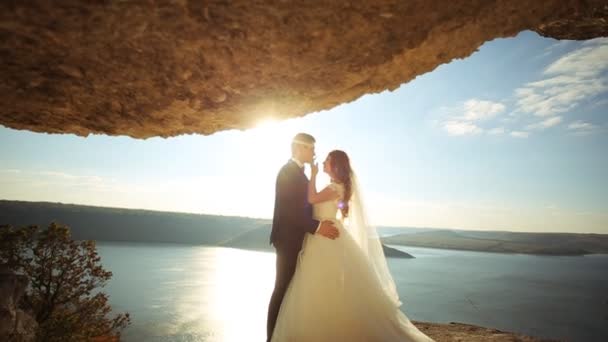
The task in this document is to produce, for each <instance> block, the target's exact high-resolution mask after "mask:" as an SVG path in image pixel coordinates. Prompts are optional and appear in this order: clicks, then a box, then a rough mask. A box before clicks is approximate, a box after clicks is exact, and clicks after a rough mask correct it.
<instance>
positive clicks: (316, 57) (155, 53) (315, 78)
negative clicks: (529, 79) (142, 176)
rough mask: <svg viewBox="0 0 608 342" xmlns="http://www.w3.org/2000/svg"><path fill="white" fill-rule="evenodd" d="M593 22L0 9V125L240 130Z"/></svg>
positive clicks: (530, 12) (381, 10) (439, 8)
mask: <svg viewBox="0 0 608 342" xmlns="http://www.w3.org/2000/svg"><path fill="white" fill-rule="evenodd" d="M607 13H608V0H543V1H529V0H449V1H447V0H446V1H428V0H409V1H403V0H378V1H368V0H353V1H325V0H299V1H287V0H284V1H278V0H275V1H256V0H234V1H211V0H209V1H203V0H175V1H161V0H156V1H154V0H148V1H144V0H140V1H119V0H113V1H111V0H106V1H102V0H97V1H76V0H61V1H50V0H28V1H22V0H12V1H11V0H4V1H1V2H0V62H1V64H0V65H1V66H0V68H1V69H0V75H1V76H0V99H1V102H0V103H1V106H0V124H2V125H4V126H7V127H11V128H15V129H28V130H32V131H37V132H51V133H61V132H66V133H75V134H78V135H88V134H90V133H103V134H108V135H129V136H132V137H136V138H146V137H152V136H163V137H167V136H174V135H179V134H184V133H202V134H210V133H213V132H216V131H219V130H225V129H233V128H239V129H242V128H247V127H251V126H252V125H254V124H255V123H256V122H257V121H259V120H260V119H264V118H269V117H274V118H278V119H282V118H289V117H296V116H301V115H304V114H306V113H310V112H314V111H318V110H322V109H329V108H332V107H334V106H336V105H338V104H340V103H344V102H348V101H352V100H354V99H356V98H358V97H360V96H362V95H364V94H366V93H376V92H381V91H383V90H386V89H389V90H392V89H395V88H397V87H398V86H399V85H400V84H402V83H405V82H408V81H410V80H411V79H413V78H414V77H416V76H417V75H420V74H423V73H426V72H429V71H431V70H433V69H434V68H436V67H437V66H438V65H440V64H443V63H447V62H450V61H451V60H453V59H455V58H464V57H466V56H469V55H470V54H471V53H473V52H474V51H475V50H476V49H477V48H478V47H479V46H480V45H481V44H483V43H484V42H486V41H489V40H492V39H494V38H499V37H509V36H514V35H516V34H517V33H518V32H520V31H522V30H535V31H537V32H539V33H540V34H542V35H545V36H548V37H556V38H560V39H589V38H592V37H598V36H606V35H607V34H608V21H607V17H608V16H607ZM372 115H373V113H370V116H372Z"/></svg>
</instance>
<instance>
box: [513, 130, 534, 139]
mask: <svg viewBox="0 0 608 342" xmlns="http://www.w3.org/2000/svg"><path fill="white" fill-rule="evenodd" d="M511 136H512V137H515V138H527V137H528V136H530V132H522V131H513V132H511Z"/></svg>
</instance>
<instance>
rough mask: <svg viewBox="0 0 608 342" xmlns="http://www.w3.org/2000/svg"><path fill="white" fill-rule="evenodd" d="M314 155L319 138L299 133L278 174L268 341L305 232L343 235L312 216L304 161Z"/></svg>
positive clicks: (272, 241)
mask: <svg viewBox="0 0 608 342" xmlns="http://www.w3.org/2000/svg"><path fill="white" fill-rule="evenodd" d="M314 156H315V138H313V137H312V135H310V134H306V133H298V134H296V136H295V137H294V138H293V140H292V142H291V159H290V160H289V161H288V162H287V164H285V165H284V166H283V167H282V168H281V170H280V171H279V174H278V175H277V182H276V194H275V202H274V217H273V219H272V233H271V234H270V243H271V244H273V245H274V247H275V249H276V251H277V264H276V267H277V270H276V278H275V283H274V291H273V292H272V297H271V298H270V304H269V305H268V321H267V334H268V335H267V336H268V337H267V341H270V339H271V337H272V332H273V330H274V326H275V324H276V321H277V316H278V315H279V308H280V307H281V302H282V301H283V296H284V295H285V291H287V287H288V286H289V282H290V281H291V278H292V277H293V274H294V272H295V270H296V263H297V260H298V254H299V252H300V249H301V248H302V243H303V241H304V236H305V234H306V233H310V234H320V235H323V236H325V237H327V238H330V239H332V240H333V239H335V238H337V237H338V235H339V233H338V229H336V227H334V225H333V223H332V222H331V221H323V222H321V223H319V221H317V220H314V219H313V218H312V206H311V205H310V204H309V203H308V178H307V177H306V175H305V174H304V163H308V164H312V162H313V159H314Z"/></svg>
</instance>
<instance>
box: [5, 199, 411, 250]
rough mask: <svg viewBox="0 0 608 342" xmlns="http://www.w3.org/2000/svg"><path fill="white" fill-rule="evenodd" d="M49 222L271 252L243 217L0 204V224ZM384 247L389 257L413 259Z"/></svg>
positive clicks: (77, 232) (79, 232)
mask: <svg viewBox="0 0 608 342" xmlns="http://www.w3.org/2000/svg"><path fill="white" fill-rule="evenodd" d="M51 222H57V223H61V224H65V225H67V226H69V227H70V229H71V231H72V236H73V237H74V238H75V239H78V240H99V241H133V242H154V243H163V242H164V243H182V244H196V245H199V244H202V245H213V246H225V247H233V248H241V249H252V250H265V251H272V250H274V249H273V248H272V246H270V245H269V243H268V238H269V236H270V221H269V220H263V219H253V218H246V217H233V216H216V215H200V214H185V213H174V212H162V211H152V210H138V209H121V208H105V207H94V206H84V205H74V204H61V203H50V202H23V201H7V200H0V224H10V225H13V226H16V227H20V226H25V225H32V224H37V225H39V226H41V227H46V226H47V225H48V224H49V223H51ZM384 247H385V253H386V255H387V256H389V257H399V258H412V256H411V255H409V254H408V253H405V252H402V251H399V250H396V249H393V248H389V247H386V246H384Z"/></svg>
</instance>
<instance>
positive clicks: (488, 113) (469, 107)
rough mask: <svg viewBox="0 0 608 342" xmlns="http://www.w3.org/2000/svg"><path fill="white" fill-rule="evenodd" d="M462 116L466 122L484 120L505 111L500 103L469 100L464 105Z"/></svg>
mask: <svg viewBox="0 0 608 342" xmlns="http://www.w3.org/2000/svg"><path fill="white" fill-rule="evenodd" d="M463 109H464V116H463V117H462V119H464V120H467V121H477V120H486V119H490V118H493V117H495V116H496V115H497V114H500V113H502V112H504V111H505V105H504V104H502V103H500V102H492V101H483V100H477V99H471V100H468V101H466V102H465V103H464V105H463Z"/></svg>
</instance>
